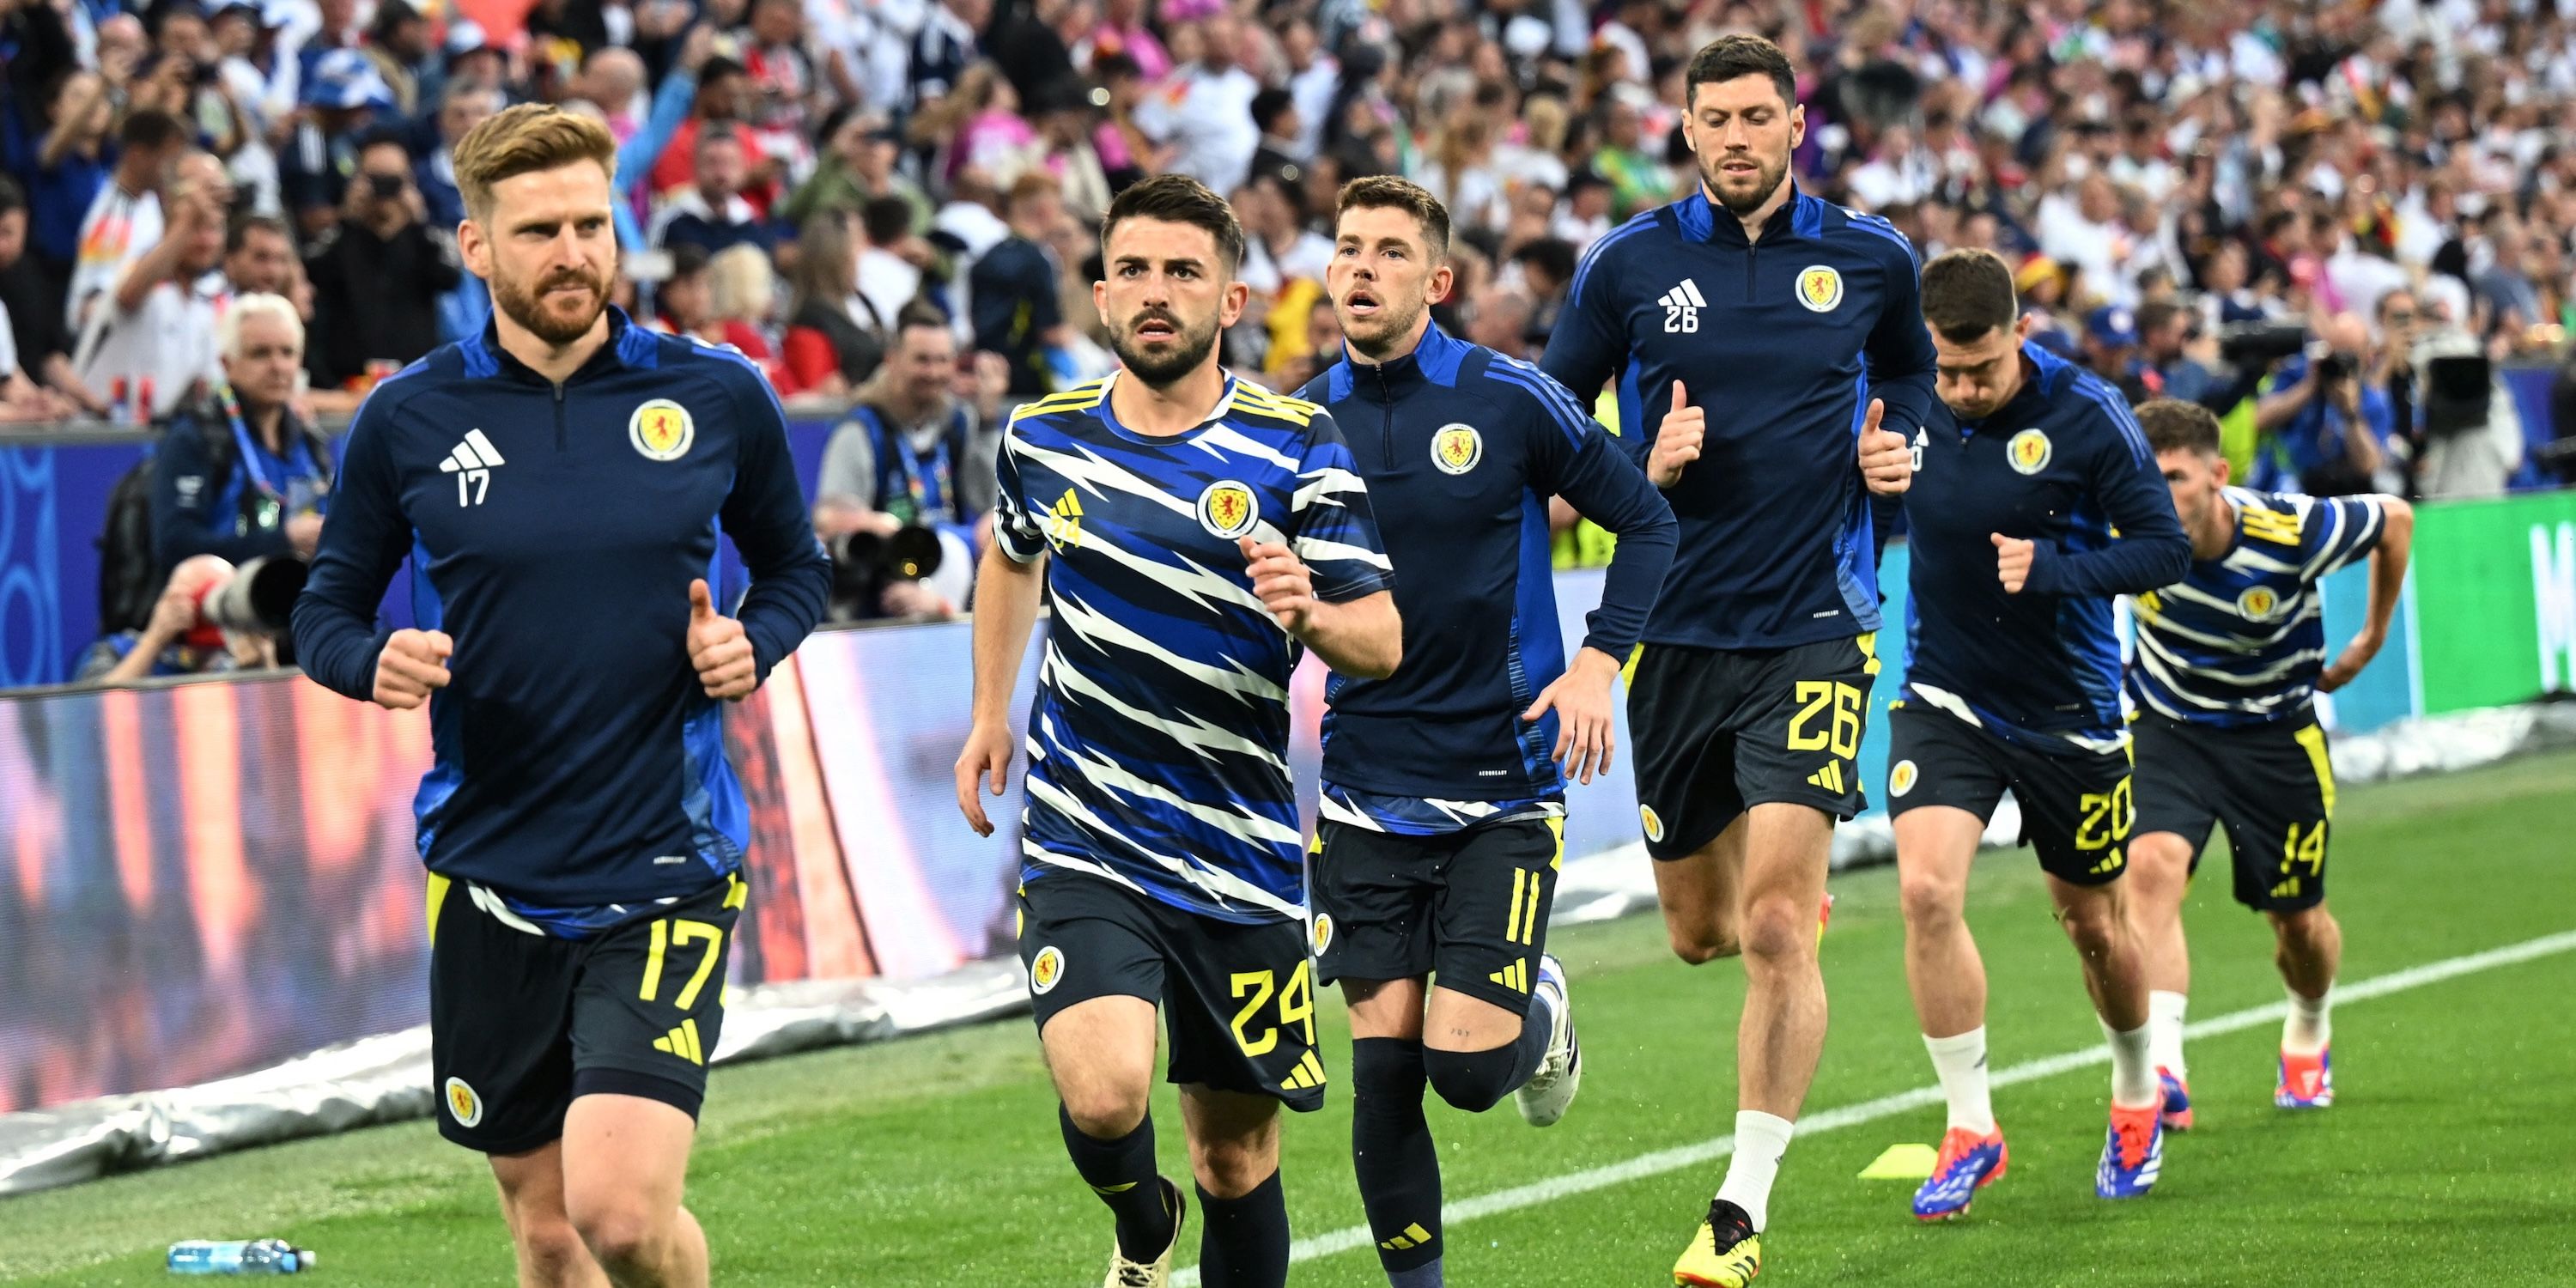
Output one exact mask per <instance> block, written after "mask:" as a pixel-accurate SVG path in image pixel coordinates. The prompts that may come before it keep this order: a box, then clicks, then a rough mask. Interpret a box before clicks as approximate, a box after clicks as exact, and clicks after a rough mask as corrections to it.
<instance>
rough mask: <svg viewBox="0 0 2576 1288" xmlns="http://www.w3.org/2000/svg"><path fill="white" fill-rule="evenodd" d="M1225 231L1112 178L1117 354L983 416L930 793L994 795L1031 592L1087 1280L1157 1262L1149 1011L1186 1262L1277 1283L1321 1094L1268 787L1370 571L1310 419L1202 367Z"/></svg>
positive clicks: (1373, 668)
mask: <svg viewBox="0 0 2576 1288" xmlns="http://www.w3.org/2000/svg"><path fill="white" fill-rule="evenodd" d="M1242 255H1243V229H1242V227H1241V225H1239V224H1237V223H1236V222H1235V217H1234V212H1233V210H1232V209H1231V208H1230V207H1228V206H1227V205H1226V204H1225V201H1224V200H1223V199H1222V198H1220V197H1218V196H1217V195H1216V194H1215V193H1213V192H1211V191H1209V190H1208V189H1207V188H1206V186H1205V185H1203V184H1201V183H1199V182H1198V181H1197V180H1195V179H1191V178H1188V177H1187V176H1182V175H1163V176H1158V177H1156V178H1153V179H1149V180H1147V181H1145V182H1143V183H1140V184H1137V185H1136V186H1135V187H1132V188H1129V189H1128V190H1127V191H1126V192H1124V193H1121V194H1120V195H1119V197H1118V199H1117V200H1116V201H1115V202H1113V203H1111V205H1110V208H1109V214H1108V218H1107V220H1106V221H1105V223H1104V225H1103V227H1102V230H1101V256H1102V261H1103V264H1104V265H1105V268H1106V272H1107V275H1108V280H1107V281H1105V282H1101V283H1098V284H1096V285H1095V286H1094V287H1093V288H1092V295H1093V299H1094V300H1095V302H1096V303H1097V304H1098V306H1099V309H1100V318H1101V321H1102V323H1103V324H1104V325H1106V326H1107V327H1108V328H1109V331H1110V335H1111V343H1112V345H1113V347H1114V348H1115V349H1116V351H1117V353H1118V356H1119V359H1120V361H1121V362H1122V363H1124V364H1125V370H1124V371H1122V372H1120V373H1118V374H1116V375H1113V376H1111V377H1109V378H1108V379H1106V380H1101V381H1095V382H1093V383H1091V384H1088V385H1081V386H1076V387H1075V388H1073V389H1070V390H1067V391H1065V392H1063V393H1060V394H1057V395H1054V396H1052V397H1049V398H1045V399H1041V400H1039V401H1037V402H1034V403H1030V404H1028V405H1026V406H1023V407H1022V408H1021V409H1020V410H1019V411H1018V412H1017V413H1015V414H1014V415H1013V417H1012V420H1011V423H1010V425H1009V427H1008V428H1007V429H1006V430H1005V431H1004V433H1003V440H1002V451H1001V459H1000V464H999V469H998V471H997V472H998V475H999V478H998V487H997V493H996V498H995V502H994V516H995V522H994V534H995V542H994V547H993V549H992V550H990V551H988V552H987V553H986V556H985V559H984V564H983V569H982V575H981V578H980V579H979V581H978V582H977V584H976V589H975V699H974V701H975V724H974V730H973V732H972V733H971V734H970V735H969V736H968V738H967V743H966V749H965V752H964V754H963V755H961V756H959V757H958V760H957V801H958V806H959V808H961V809H962V810H964V811H965V813H966V817H967V819H968V821H969V822H970V823H972V824H973V825H974V827H975V829H976V831H978V832H980V833H983V834H985V835H990V834H991V833H992V830H993V825H992V823H991V821H990V820H989V819H987V818H986V817H985V814H984V807H983V802H982V800H981V799H980V797H979V796H978V795H977V789H978V786H979V785H980V784H989V786H990V788H991V790H992V791H993V793H994V794H995V795H999V794H1000V793H1001V791H1002V785H1003V780H1004V777H1005V775H1006V774H1007V773H1008V772H1009V769H1010V762H1011V735H1010V723H1009V711H1008V709H1007V708H1008V705H1009V702H1010V693H1011V686H1012V682H1013V680H1014V679H1015V678H1016V677H1017V676H1018V674H1019V664H1020V656H1021V650H1022V649H1023V648H1024V647H1025V646H1026V644H1027V642H1028V638H1029V628H1030V625H1031V623H1032V622H1033V621H1034V620H1035V619H1036V615H1037V609H1038V604H1039V599H1040V594H1041V591H1043V593H1044V599H1045V602H1046V606H1047V607H1048V609H1049V610H1050V613H1051V616H1050V620H1049V622H1048V626H1047V634H1046V644H1045V650H1046V651H1045V655H1044V660H1043V662H1042V663H1041V664H1040V666H1039V670H1038V690H1037V696H1036V699H1035V701H1034V702H1033V703H1032V704H1031V709H1030V712H1029V726H1028V751H1029V772H1028V781H1027V794H1028V800H1027V806H1026V810H1025V813H1024V814H1023V817H1022V823H1021V829H1022V830H1021V841H1020V847H1021V850H1022V853H1023V855H1024V856H1025V857H1024V862H1023V863H1022V866H1021V874H1020V875H1021V892H1020V957H1021V960H1022V961H1023V962H1024V963H1025V964H1026V965H1027V967H1028V972H1029V992H1030V996H1031V999H1032V1001H1033V1004H1034V1009H1035V1012H1036V1019H1037V1024H1038V1035H1039V1042H1040V1044H1041V1045H1042V1046H1043V1047H1044V1048H1045V1051H1046V1060H1047V1068H1048V1071H1049V1072H1050V1073H1051V1074H1052V1075H1053V1077H1054V1079H1055V1087H1056V1094H1057V1095H1058V1096H1059V1097H1060V1098H1061V1099H1062V1101H1063V1105H1062V1107H1061V1109H1060V1110H1059V1112H1058V1120H1059V1124H1060V1126H1061V1127H1062V1129H1063V1133H1064V1142H1065V1148H1066V1150H1067V1151H1068V1152H1069V1153H1071V1155H1072V1156H1073V1163H1074V1169H1075V1170H1076V1171H1077V1172H1079V1173H1081V1175H1082V1178H1083V1180H1085V1181H1086V1182H1088V1183H1089V1184H1090V1185H1091V1187H1092V1189H1093V1190H1094V1191H1095V1192H1097V1193H1098V1194H1099V1195H1100V1198H1101V1201H1102V1202H1104V1203H1106V1204H1108V1205H1109V1208H1110V1211H1111V1212H1112V1213H1113V1214H1114V1215H1115V1217H1116V1223H1117V1243H1116V1247H1115V1248H1114V1249H1113V1250H1112V1252H1111V1254H1110V1264H1109V1274H1108V1277H1107V1279H1106V1280H1105V1283H1107V1284H1109V1285H1113V1286H1114V1288H1152V1286H1154V1285H1161V1284H1164V1283H1166V1282H1168V1280H1169V1278H1170V1274H1171V1262H1172V1253H1173V1249H1174V1248H1175V1247H1176V1246H1177V1245H1178V1244H1179V1241H1180V1231H1181V1225H1182V1216H1183V1212H1184V1206H1183V1203H1182V1199H1181V1193H1180V1190H1179V1188H1178V1187H1177V1186H1174V1185H1172V1184H1171V1183H1170V1182H1168V1181H1165V1180H1164V1179H1163V1178H1162V1177H1161V1176H1160V1175H1159V1174H1158V1173H1157V1172H1156V1171H1155V1167H1154V1129H1153V1123H1152V1120H1151V1119H1150V1118H1149V1117H1148V1116H1147V1113H1146V1109H1147V1097H1148V1094H1149V1093H1150V1091H1151V1089H1152V1079H1153V1063H1154V1044H1155V1036H1154V1025H1155V1008H1156V1006H1157V1005H1158V1004H1159V1005H1161V1006H1162V1007H1163V1008H1164V1018H1165V1021H1166V1023H1167V1024H1168V1027H1169V1028H1170V1031H1171V1035H1172V1050H1171V1061H1170V1066H1169V1071H1168V1077H1169V1079H1170V1080H1171V1081H1172V1082H1174V1083H1178V1084H1179V1085H1180V1087H1181V1103H1182V1120H1183V1123H1184V1125H1185V1126H1186V1128H1187V1130H1188V1132H1189V1136H1190V1146H1191V1148H1190V1157H1191V1162H1192V1167H1193V1170H1194V1171H1195V1173H1196V1180H1197V1183H1198V1196H1199V1206H1200V1210H1201V1212H1202V1214H1203V1217H1204V1227H1203V1230H1202V1233H1201V1236H1200V1242H1199V1273H1200V1276H1201V1282H1203V1283H1205V1284H1208V1285H1210V1288H1218V1286H1220V1285H1222V1286H1226V1288H1279V1286H1280V1285H1282V1284H1284V1283H1286V1282H1287V1277H1288V1210H1287V1206H1286V1203H1285V1201H1284V1200H1283V1197H1282V1191H1281V1189H1280V1184H1279V1135H1278V1108H1279V1104H1280V1102H1282V1101H1285V1102H1286V1103H1287V1104H1288V1105H1289V1106H1290V1107H1291V1108H1294V1109H1298V1110H1312V1109H1316V1108H1318V1107H1320V1106H1321V1105H1322V1104H1323V1097H1324V1068H1323V1064H1322V1063H1321V1061H1320V1059H1319V1058H1318V1056H1317V1054H1316V1046H1315V1020H1314V983H1313V980H1312V978H1311V977H1310V975H1309V973H1308V964H1307V958H1306V934H1305V925H1304V919H1305V915H1306V888H1305V887H1306V881H1305V874H1304V870H1303V867H1302V858H1303V856H1302V855H1301V854H1300V853H1299V841H1300V836H1299V832H1298V826H1297V804H1296V797H1295V794H1294V793H1293V791H1292V790H1291V785H1290V782H1289V776H1288V762H1287V756H1288V681H1289V674H1290V672H1291V671H1293V670H1295V668H1296V665H1297V660H1298V658H1299V656H1300V655H1301V654H1302V652H1303V651H1304V650H1305V649H1313V650H1314V651H1315V653H1316V654H1317V655H1318V656H1320V657H1321V658H1323V660H1324V661H1325V662H1326V663H1327V664H1329V665H1330V666H1331V667H1332V668H1333V669H1334V670H1335V671H1337V672H1339V673H1340V674H1342V675H1345V676H1352V677H1362V678H1372V679H1374V678H1382V677H1384V676H1386V675H1388V674H1390V673H1392V672H1393V671H1394V670H1395V665H1396V661H1397V659H1398V658H1399V657H1400V656H1401V654H1402V651H1403V628H1402V625H1401V624H1400V623H1399V621H1398V620H1397V617H1396V610H1395V601H1394V597H1393V595H1392V593H1391V591H1390V587H1391V586H1392V585H1393V575H1392V572H1391V570H1390V569H1389V568H1388V565H1387V558H1386V555H1385V553H1384V551H1383V549H1382V547H1381V546H1380V545H1379V542H1378V535H1377V526H1376V523H1375V521H1374V520H1373V519H1372V517H1371V516H1370V513H1369V506H1368V490H1367V488H1366V486H1365V485H1364V484H1363V483H1362V482H1361V480H1360V477H1359V475H1358V474H1357V473H1356V472H1355V470H1354V468H1353V465H1352V461H1351V453H1350V448H1349V447H1348V446H1346V445H1345V444H1344V443H1343V441H1342V436H1341V431H1340V430H1338V429H1336V428H1335V427H1334V425H1333V418H1332V417H1331V416H1330V415H1329V414H1327V413H1326V412H1325V411H1324V409H1323V408H1321V407H1318V406H1316V405H1315V404H1313V403H1309V402H1303V401H1300V400H1297V399H1294V398H1284V397H1281V396H1279V395H1276V394H1272V393H1267V392H1265V391H1263V390H1261V389H1260V388H1259V387H1257V386H1254V385H1250V384H1246V383H1244V382H1242V381H1239V380H1237V379H1235V378H1234V377H1233V376H1231V375H1229V374H1227V372H1226V371H1225V369H1224V368H1223V367H1221V366H1219V365H1218V363H1217V359H1216V338H1217V335H1218V333H1219V332H1220V330H1221V329H1222V328H1224V327H1227V326H1231V325H1233V323H1234V321H1235V319H1236V318H1237V317H1238V316H1240V315H1241V313H1242V311H1243V306H1244V300H1245V298H1246V296H1247V295H1248V294H1249V292H1248V290H1247V289H1246V288H1245V286H1244V285H1243V284H1242V283H1241V282H1240V281H1238V280H1236V278H1235V275H1234V274H1235V269H1236V267H1237V266H1238V265H1239V264H1240V262H1241V260H1242Z"/></svg>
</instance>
